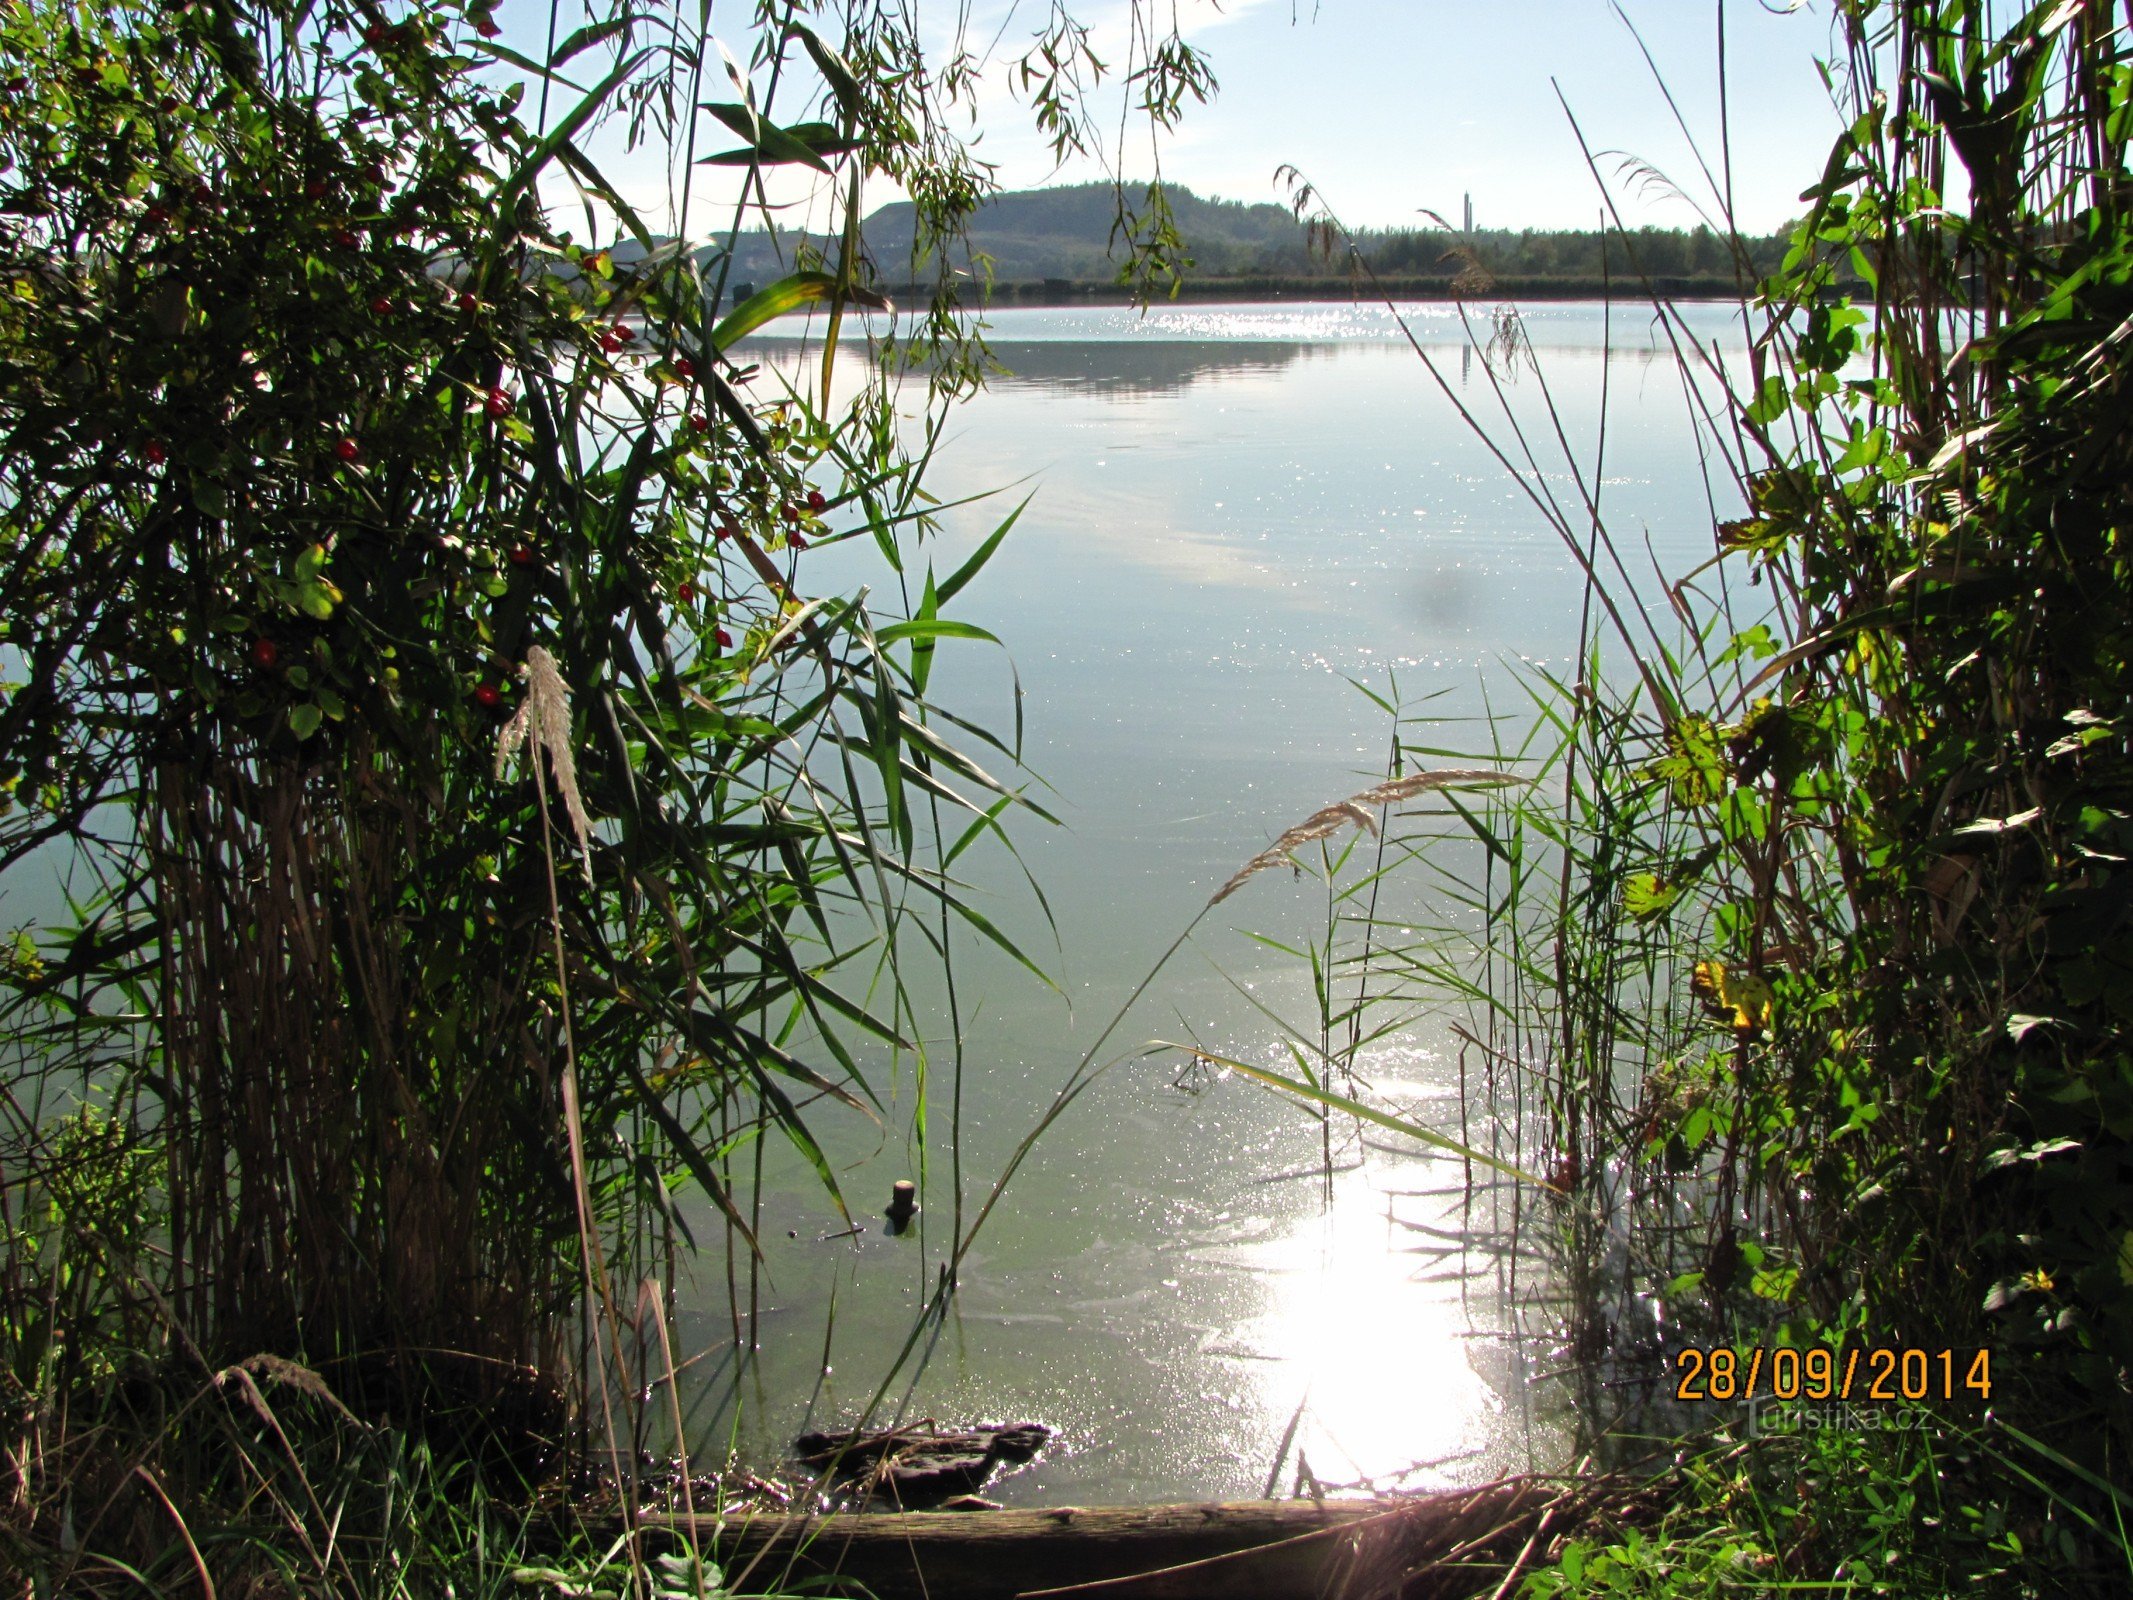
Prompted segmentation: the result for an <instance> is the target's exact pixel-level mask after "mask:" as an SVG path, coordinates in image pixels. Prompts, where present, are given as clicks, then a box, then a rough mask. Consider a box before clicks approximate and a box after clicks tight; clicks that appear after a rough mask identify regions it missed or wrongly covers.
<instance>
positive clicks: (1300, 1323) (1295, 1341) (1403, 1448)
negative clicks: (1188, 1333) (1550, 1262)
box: [1239, 1160, 1503, 1492]
mask: <svg viewBox="0 0 2133 1600" xmlns="http://www.w3.org/2000/svg"><path fill="white" fill-rule="evenodd" d="M1457 1173H1458V1168H1457V1167H1456V1165H1453V1164H1450V1163H1439V1162H1434V1161H1426V1160H1404V1161H1402V1160H1391V1161H1373V1162H1372V1163H1370V1164H1368V1165H1366V1166H1363V1167H1358V1168H1353V1169H1351V1170H1349V1171H1347V1172H1344V1173H1340V1174H1338V1175H1337V1176H1336V1177H1335V1179H1334V1185H1333V1196H1332V1203H1331V1205H1330V1206H1329V1207H1327V1208H1326V1209H1324V1210H1323V1211H1318V1210H1315V1209H1314V1211H1313V1213H1312V1214H1310V1215H1307V1216H1305V1217H1302V1218H1300V1219H1299V1220H1298V1221H1297V1222H1296V1223H1295V1224H1294V1225H1293V1226H1292V1227H1290V1228H1289V1229H1288V1230H1287V1231H1286V1232H1284V1233H1283V1234H1281V1235H1280V1236H1278V1237H1276V1238H1274V1239H1271V1240H1269V1241H1267V1242H1266V1243H1264V1244H1262V1245H1255V1246H1252V1247H1249V1248H1248V1250H1247V1251H1245V1252H1243V1256H1244V1257H1245V1258H1248V1259H1249V1264H1250V1265H1251V1266H1253V1267H1256V1268H1257V1269H1259V1270H1260V1271H1261V1272H1263V1273H1265V1274H1266V1275H1267V1277H1266V1281H1267V1283H1268V1284H1269V1287H1270V1290H1271V1304H1270V1305H1269V1306H1268V1307H1267V1309H1266V1310H1265V1312H1264V1313H1263V1314H1262V1315H1261V1316H1260V1317H1259V1318H1258V1319H1257V1320H1256V1321H1254V1322H1252V1323H1250V1324H1248V1325H1247V1326H1246V1327H1245V1328H1243V1329H1240V1330H1239V1338H1240V1342H1241V1343H1243V1344H1245V1345H1246V1346H1247V1347H1248V1348H1251V1349H1253V1350H1255V1351H1256V1352H1258V1353H1259V1354H1261V1355H1263V1356H1266V1357H1271V1358H1273V1359H1271V1360H1269V1361H1266V1362H1264V1363H1253V1365H1254V1366H1255V1367H1257V1368H1258V1369H1259V1370H1258V1371H1257V1372H1255V1373H1254V1377H1255V1378H1256V1380H1257V1382H1258V1384H1259V1386H1260V1393H1259V1405H1260V1406H1261V1408H1262V1411H1263V1413H1264V1414H1265V1415H1267V1416H1269V1417H1271V1418H1272V1419H1273V1423H1274V1426H1275V1428H1276V1429H1277V1430H1280V1429H1283V1428H1286V1427H1287V1425H1288V1419H1289V1418H1290V1417H1291V1416H1292V1415H1295V1414H1296V1412H1297V1408H1298V1407H1299V1406H1301V1407H1302V1408H1303V1413H1302V1420H1301V1422H1300V1423H1299V1425H1298V1427H1297V1432H1296V1439H1295V1444H1294V1446H1293V1447H1292V1448H1291V1450H1290V1453H1289V1459H1288V1461H1287V1463H1286V1464H1285V1465H1284V1467H1283V1469H1282V1482H1281V1483H1280V1484H1279V1485H1277V1492H1279V1491H1281V1490H1286V1489H1288V1488H1289V1487H1290V1486H1291V1482H1292V1480H1293V1477H1294V1475H1295V1473H1296V1471H1297V1467H1298V1464H1299V1460H1301V1461H1303V1462H1305V1463H1307V1464H1308V1467H1309V1470H1310V1472H1311V1474H1312V1475H1313V1476H1315V1477H1316V1478H1317V1479H1318V1480H1319V1481H1320V1482H1322V1483H1325V1484H1328V1485H1332V1484H1336V1483H1354V1482H1359V1481H1361V1480H1363V1479H1371V1480H1378V1481H1380V1482H1381V1483H1385V1484H1387V1486H1389V1485H1390V1482H1391V1480H1395V1479H1401V1480H1403V1481H1406V1482H1416V1483H1422V1482H1437V1481H1443V1480H1444V1479H1445V1478H1447V1477H1449V1476H1453V1475H1455V1474H1452V1473H1448V1472H1446V1471H1443V1470H1435V1471H1433V1470H1431V1468H1432V1467H1433V1466H1434V1467H1436V1468H1438V1469H1443V1468H1449V1467H1451V1466H1453V1465H1454V1463H1456V1461H1457V1460H1458V1459H1460V1458H1462V1457H1465V1456H1469V1455H1471V1454H1472V1453H1474V1452H1475V1451H1477V1450H1479V1449H1480V1448H1481V1447H1482V1445H1483V1443H1484V1441H1485V1440H1486V1439H1487V1438H1488V1437H1489V1436H1491V1435H1492V1434H1494V1433H1495V1432H1496V1431H1498V1429H1497V1425H1496V1423H1495V1421H1494V1419H1495V1418H1496V1416H1497V1415H1498V1414H1499V1413H1500V1412H1501V1411H1502V1410H1503V1401H1502V1399H1501V1398H1500V1397H1499V1396H1498V1395H1497V1394H1496V1392H1495V1391H1494V1390H1493V1389H1492V1388H1491V1387H1490V1386H1489V1385H1488V1384H1487V1383H1486V1382H1485V1381H1484V1380H1483V1379H1482V1378H1481V1376H1480V1375H1479V1374H1478V1373H1476V1372H1475V1370H1474V1368H1473V1366H1472V1365H1471V1364H1470V1362H1469V1360H1468V1353H1467V1352H1468V1346H1469V1343H1470V1340H1469V1338H1468V1337H1466V1335H1467V1334H1468V1333H1469V1331H1470V1323H1469V1319H1468V1316H1467V1314H1466V1312H1465V1310H1464V1309H1463V1307H1462V1304H1461V1296H1460V1293H1459V1288H1458V1285H1457V1283H1456V1282H1455V1281H1453V1279H1452V1277H1451V1274H1452V1273H1454V1272H1456V1271H1457V1270H1458V1267H1459V1260H1458V1257H1457V1255H1456V1254H1453V1255H1450V1256H1444V1255H1440V1254H1438V1253H1436V1252H1435V1251H1434V1250H1431V1249H1426V1248H1422V1247H1423V1246H1425V1244H1426V1243H1428V1242H1430V1241H1429V1240H1428V1236H1426V1235H1420V1234H1417V1233H1414V1232H1413V1231H1412V1230H1410V1229H1408V1228H1406V1227H1403V1226H1401V1222H1402V1221H1407V1222H1413V1221H1417V1220H1421V1221H1426V1222H1427V1223H1428V1224H1429V1225H1431V1226H1433V1227H1434V1226H1439V1225H1442V1224H1444V1223H1447V1222H1448V1223H1450V1224H1452V1225H1456V1222H1457V1208H1456V1204H1452V1205H1449V1206H1447V1205H1444V1204H1442V1203H1439V1202H1430V1201H1420V1202H1418V1201H1415V1200H1412V1199H1407V1198H1403V1197H1401V1196H1398V1195H1395V1194H1393V1193H1392V1192H1390V1191H1392V1190H1404V1191H1415V1190H1421V1189H1427V1188H1434V1187H1440V1186H1443V1185H1445V1184H1447V1183H1449V1182H1456V1181H1457ZM1418 1207H1419V1208H1421V1209H1418ZM1444 1210H1449V1211H1450V1212H1451V1215H1450V1216H1449V1217H1443V1216H1440V1215H1436V1214H1433V1213H1437V1212H1441V1211H1444Z"/></svg>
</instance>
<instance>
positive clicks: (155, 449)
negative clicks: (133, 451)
mask: <svg viewBox="0 0 2133 1600" xmlns="http://www.w3.org/2000/svg"><path fill="white" fill-rule="evenodd" d="M141 454H142V455H144V456H146V457H147V458H148V464H149V465H150V466H151V467H160V466H161V465H162V464H163V463H164V462H165V461H167V460H169V459H170V458H169V456H168V455H166V454H165V453H164V450H163V441H162V440H160V439H150V440H149V441H148V443H147V445H146V446H145V447H143V449H142V451H141Z"/></svg>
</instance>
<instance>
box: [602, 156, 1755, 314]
mask: <svg viewBox="0 0 2133 1600" xmlns="http://www.w3.org/2000/svg"><path fill="white" fill-rule="evenodd" d="M1168 194H1169V198H1170V206H1171V212H1172V215H1173V216H1174V218H1175V220H1176V223H1177V227H1178V231H1179V233H1180V234H1181V235H1183V237H1184V239H1185V243H1186V249H1187V253H1188V254H1189V255H1190V256H1191V257H1192V260H1193V266H1192V269H1191V273H1190V279H1191V280H1194V281H1199V282H1205V281H1206V280H1209V279H1245V278H1250V279H1255V280H1261V281H1264V282H1273V281H1276V280H1294V281H1295V282H1296V283H1298V284H1308V283H1309V282H1312V281H1325V282H1329V283H1330V282H1332V281H1334V280H1338V279H1341V278H1343V277H1344V276H1345V275H1346V271H1347V264H1346V261H1345V258H1342V259H1337V260H1332V261H1328V260H1326V259H1325V258H1324V257H1323V256H1322V255H1318V254H1314V252H1313V251H1312V250H1311V248H1310V242H1309V239H1308V236H1307V233H1306V230H1305V228H1304V226H1303V224H1301V223H1299V222H1298V221H1297V220H1296V218H1295V217H1294V216H1293V215H1292V214H1291V213H1290V212H1289V210H1288V209H1287V208H1286V207H1284V206H1278V205H1272V204H1259V205H1248V204H1245V203H1244V202H1242V201H1237V200H1212V199H1203V198H1201V197H1200V196H1199V195H1196V194H1194V193H1193V192H1192V191H1191V190H1189V189H1182V188H1177V187H1172V188H1170V189H1169V190H1168ZM914 215H915V211H914V208H913V206H912V205H911V203H910V202H909V201H897V202H894V203H892V204H890V205H885V206H883V207H881V208H880V209H879V210H877V211H875V212H874V213H873V214H872V215H871V216H869V217H868V218H867V219H866V221H865V222H864V224H862V229H861V231H862V235H863V237H864V239H865V243H866V250H867V254H868V256H869V257H870V259H871V260H872V262H873V263H874V269H875V274H876V277H875V281H876V282H877V283H879V284H882V285H887V286H891V287H897V286H901V285H904V284H907V283H910V282H913V281H926V280H930V279H931V278H932V277H933V276H934V275H935V274H936V273H937V272H938V270H939V268H938V264H930V265H926V266H923V267H921V268H919V269H918V270H917V271H914V269H913V262H912V259H911V239H912V225H913V220H914ZM1116 217H1117V202H1116V197H1115V195H1114V194H1113V191H1112V188H1111V186H1110V185H1109V184H1107V183H1081V184H1065V185H1061V186H1060V187H1058V188H1052V189H1026V190H1021V191H1018V192H1015V193H1012V194H1003V195H997V196H995V197H994V198H993V199H991V200H989V201H987V202H986V204H985V205H984V206H982V207H981V208H980V209H979V211H978V213H977V215H976V216H975V217H974V218H973V219H972V221H971V226H970V239H969V243H968V246H967V247H964V246H957V247H955V249H954V251H953V254H952V257H951V263H950V264H951V265H952V266H954V267H955V268H956V269H958V270H961V271H970V272H972V273H973V274H974V273H975V272H976V270H977V266H976V258H977V257H978V256H981V255H982V256H989V257H991V258H992V263H993V268H992V270H993V276H994V278H995V279H996V280H997V281H998V282H999V283H1001V284H1003V285H1008V284H1037V283H1041V282H1045V281H1047V280H1049V281H1051V282H1054V283H1058V282H1061V281H1064V282H1069V283H1074V284H1108V283H1110V282H1111V281H1112V280H1113V279H1115V278H1116V277H1117V275H1118V267H1119V263H1120V261H1121V260H1122V259H1123V256H1124V251H1123V246H1122V244H1114V241H1113V238H1112V226H1113V223H1114V221H1115V220H1116ZM1356 243H1357V245H1358V246H1359V247H1360V248H1361V250H1362V252H1363V255H1364V257H1365V259H1367V260H1368V261H1369V262H1370V264H1371V266H1372V268H1373V270H1375V271H1377V272H1378V273H1380V274H1382V275H1385V276H1387V277H1398V278H1400V279H1402V280H1405V281H1409V282H1419V281H1423V280H1431V279H1441V280H1445V281H1446V282H1449V281H1450V280H1452V279H1455V278H1460V277H1461V275H1462V274H1465V279H1464V282H1465V284H1466V285H1467V286H1470V287H1472V288H1474V289H1475V290H1476V291H1477V292H1485V287H1486V284H1487V282H1488V281H1489V280H1491V279H1501V280H1504V281H1505V283H1506V285H1507V286H1515V287H1516V288H1518V289H1525V288H1530V287H1532V286H1535V285H1542V286H1545V285H1546V284H1548V283H1551V282H1554V283H1562V284H1566V285H1567V284H1573V283H1574V284H1579V285H1586V284H1590V285H1594V286H1596V285H1597V284H1598V283H1599V281H1600V280H1601V278H1602V276H1603V274H1609V273H1611V274H1612V275H1613V276H1614V277H1615V278H1617V279H1619V280H1631V279H1633V278H1634V271H1633V270H1632V269H1631V267H1630V265H1629V261H1628V259H1627V254H1626V252H1625V248H1624V244H1623V241H1622V240H1621V239H1620V238H1619V236H1617V237H1615V238H1614V239H1612V240H1611V241H1610V242H1609V243H1608V245H1607V248H1606V252H1605V259H1604V260H1603V252H1602V236H1601V235H1600V234H1598V233H1596V232H1593V231H1591V230H1589V229H1588V230H1578V229H1555V230H1524V231H1519V232H1512V231H1510V230H1505V229H1483V230H1479V231H1477V232H1475V233H1474V234H1472V235H1470V236H1468V237H1466V238H1464V239H1462V238H1460V237H1458V236H1456V235H1453V234H1449V233H1446V232H1444V231H1443V230H1441V229H1434V228H1427V229H1425V228H1413V229H1404V228H1403V229H1384V230H1367V231H1364V232H1362V233H1360V234H1358V236H1357V239H1356ZM1748 248H1749V254H1750V257H1751V259H1752V260H1753V261H1754V263H1755V265H1756V267H1757V269H1758V270H1760V271H1767V270H1769V269H1770V268H1772V267H1774V266H1775V265H1776V264H1777V260H1778V258H1779V257H1780V256H1781V255H1782V254H1783V251H1784V239H1783V236H1782V235H1773V236H1772V237H1770V238H1767V239H1751V240H1749V241H1748ZM835 249H836V240H835V239H833V238H832V239H825V238H822V237H819V236H817V237H813V238H810V237H809V236H808V235H806V234H804V233H791V234H781V235H780V237H779V239H778V241H777V245H776V246H773V243H772V240H771V238H770V235H769V234H767V233H764V232H760V231H757V232H749V233H744V234H742V235H741V236H740V238H739V240H738V241H737V242H736V248H735V251H734V263H733V269H732V273H731V281H732V282H733V283H736V284H755V285H761V284H764V283H768V282H770V281H771V280H773V279H775V278H777V277H779V276H781V275H783V274H784V273H786V272H789V271H791V270H792V267H793V265H794V263H795V262H796V260H798V259H799V258H800V256H801V254H802V252H805V251H809V250H812V251H815V252H819V253H823V254H829V255H834V253H835ZM1628 250H1629V251H1632V252H1634V254H1635V257H1636V259H1637V261H1638V263H1639V264H1640V265H1641V266H1642V268H1643V270H1645V271H1647V272H1650V273H1653V274H1655V275H1659V276H1662V277H1665V278H1667V279H1669V280H1673V281H1676V282H1684V281H1689V280H1695V281H1699V282H1710V283H1717V282H1719V281H1721V280H1727V281H1729V280H1730V279H1731V278H1732V275H1733V268H1732V262H1731V258H1730V256H1729V253H1728V249H1727V246H1726V243H1725V241H1724V240H1722V239H1720V238H1719V237H1718V236H1717V235H1715V234H1713V233H1712V232H1710V231H1709V230H1708V229H1703V228H1699V229H1696V230H1694V231H1693V232H1690V231H1683V230H1678V229H1661V228H1646V229H1642V230H1639V231H1638V232H1637V233H1635V234H1633V235H1631V236H1630V239H1629V241H1628ZM635 254H637V252H635V251H630V250H627V249H626V248H618V249H617V250H616V252H615V258H616V261H617V262H618V264H619V263H622V262H625V261H626V260H628V259H629V258H630V257H631V256H634V255H635Z"/></svg>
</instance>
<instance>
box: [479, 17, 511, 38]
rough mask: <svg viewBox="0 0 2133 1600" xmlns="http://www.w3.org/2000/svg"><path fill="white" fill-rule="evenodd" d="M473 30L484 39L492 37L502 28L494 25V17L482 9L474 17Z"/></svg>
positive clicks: (500, 31)
mask: <svg viewBox="0 0 2133 1600" xmlns="http://www.w3.org/2000/svg"><path fill="white" fill-rule="evenodd" d="M474 31H475V32H476V33H478V34H480V35H481V36H482V37H483V38H484V39H493V38H495V37H496V36H497V35H498V34H500V33H502V32H503V31H504V30H503V29H501V28H499V27H498V26H497V25H496V19H495V18H494V17H492V16H490V15H489V14H488V13H487V12H486V11H484V12H483V13H482V14H481V15H480V16H478V17H476V18H475V19H474Z"/></svg>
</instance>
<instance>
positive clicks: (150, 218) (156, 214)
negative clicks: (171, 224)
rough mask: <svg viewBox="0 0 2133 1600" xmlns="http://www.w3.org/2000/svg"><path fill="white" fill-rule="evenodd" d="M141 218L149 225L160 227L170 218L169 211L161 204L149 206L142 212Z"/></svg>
mask: <svg viewBox="0 0 2133 1600" xmlns="http://www.w3.org/2000/svg"><path fill="white" fill-rule="evenodd" d="M142 218H143V220H144V221H146V222H147V224H148V226H149V227H151V228H160V227H162V226H163V224H164V223H166V222H168V221H169V220H170V213H169V212H168V211H166V210H165V209H164V208H163V207H161V206H150V207H149V208H148V209H147V210H146V211H145V212H143V213H142Z"/></svg>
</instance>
